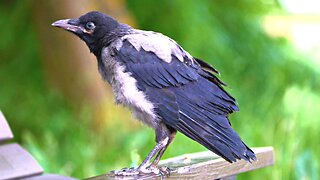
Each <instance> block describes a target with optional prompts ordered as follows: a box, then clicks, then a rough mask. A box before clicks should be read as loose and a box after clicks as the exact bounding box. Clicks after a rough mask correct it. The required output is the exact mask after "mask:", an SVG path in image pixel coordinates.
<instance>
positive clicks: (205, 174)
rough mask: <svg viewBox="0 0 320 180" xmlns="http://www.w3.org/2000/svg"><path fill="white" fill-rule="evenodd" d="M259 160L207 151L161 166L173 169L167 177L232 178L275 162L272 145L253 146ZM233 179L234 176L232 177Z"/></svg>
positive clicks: (97, 179)
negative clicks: (230, 158)
mask: <svg viewBox="0 0 320 180" xmlns="http://www.w3.org/2000/svg"><path fill="white" fill-rule="evenodd" d="M253 151H254V152H255V153H256V156H257V160H256V161H254V162H252V163H249V162H246V161H244V160H240V161H237V162H235V163H229V162H227V161H225V160H224V159H222V158H220V157H218V156H217V155H216V154H214V153H212V152H210V151H205V152H199V153H193V154H185V155H182V156H178V157H174V158H170V159H166V160H163V161H161V162H160V164H159V166H167V167H169V168H170V169H171V171H170V176H169V177H166V179H222V178H223V179H230V177H234V176H235V175H237V174H240V173H243V172H247V171H252V170H255V169H259V168H262V167H266V166H270V165H273V164H274V152H273V148H272V147H259V148H253ZM160 178H161V175H137V176H127V177H124V176H115V175H114V174H113V173H109V174H105V175H101V176H96V177H92V178H89V179H90V180H106V179H160ZM231 179H232V178H231Z"/></svg>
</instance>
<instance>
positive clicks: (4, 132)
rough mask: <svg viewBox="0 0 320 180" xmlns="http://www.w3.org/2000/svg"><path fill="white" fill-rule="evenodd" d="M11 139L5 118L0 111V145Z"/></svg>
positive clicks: (11, 135)
mask: <svg viewBox="0 0 320 180" xmlns="http://www.w3.org/2000/svg"><path fill="white" fill-rule="evenodd" d="M12 138H13V134H12V132H11V129H10V127H9V125H8V123H7V121H6V118H5V117H4V115H3V114H2V112H1V111H0V143H1V142H2V141H5V140H9V139H12Z"/></svg>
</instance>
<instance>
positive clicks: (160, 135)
mask: <svg viewBox="0 0 320 180" xmlns="http://www.w3.org/2000/svg"><path fill="white" fill-rule="evenodd" d="M155 132H156V142H157V144H156V146H155V147H154V148H153V149H152V151H151V152H150V153H149V154H148V156H147V157H146V158H145V160H144V161H143V162H142V163H141V165H140V166H139V167H138V168H137V169H134V168H129V169H122V170H120V171H115V175H121V176H134V175H138V174H139V173H143V174H149V173H154V174H160V173H162V172H161V171H160V170H159V169H158V168H157V166H156V165H153V163H152V164H151V160H152V158H153V157H154V156H156V154H157V153H159V154H160V152H161V151H163V152H164V150H163V149H166V148H167V146H168V143H169V141H170V135H171V132H170V130H169V129H168V128H167V127H166V126H165V125H164V124H162V123H161V124H159V126H158V127H157V128H155ZM163 152H162V153H161V155H160V156H162V154H163ZM159 154H158V155H157V157H158V156H159ZM159 159H160V157H159Z"/></svg>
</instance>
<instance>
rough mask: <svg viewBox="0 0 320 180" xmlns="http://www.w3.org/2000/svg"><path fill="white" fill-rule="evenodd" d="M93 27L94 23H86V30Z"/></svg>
mask: <svg viewBox="0 0 320 180" xmlns="http://www.w3.org/2000/svg"><path fill="white" fill-rule="evenodd" d="M95 27H96V26H95V25H94V23H93V22H88V23H87V24H86V29H88V30H93V29H94V28H95Z"/></svg>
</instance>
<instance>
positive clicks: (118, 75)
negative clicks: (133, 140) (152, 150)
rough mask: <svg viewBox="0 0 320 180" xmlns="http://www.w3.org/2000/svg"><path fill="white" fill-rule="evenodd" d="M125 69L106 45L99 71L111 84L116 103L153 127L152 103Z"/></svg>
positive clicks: (155, 118) (154, 121)
mask: <svg viewBox="0 0 320 180" xmlns="http://www.w3.org/2000/svg"><path fill="white" fill-rule="evenodd" d="M125 69H126V68H125V66H124V65H121V64H120V63H119V62H117V61H116V59H115V58H114V56H111V50H110V49H109V48H108V47H107V48H105V49H103V51H102V55H101V62H99V72H100V74H101V76H102V77H103V79H105V80H106V81H107V82H108V83H109V84H110V85H111V87H112V90H113V93H114V96H115V101H116V103H117V104H122V105H124V106H127V107H129V108H130V109H131V110H132V112H133V115H134V116H135V117H136V118H137V119H139V120H141V121H142V122H144V123H146V124H147V125H149V126H151V127H155V126H156V124H155V123H157V122H156V121H157V116H156V114H155V112H154V105H153V103H151V102H150V101H149V100H148V99H147V97H146V95H145V93H144V92H142V91H140V90H139V89H138V88H137V80H136V79H135V78H134V77H132V75H131V73H130V72H127V71H125Z"/></svg>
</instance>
